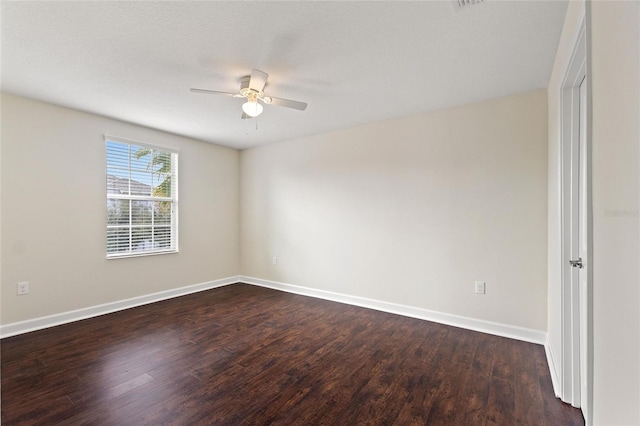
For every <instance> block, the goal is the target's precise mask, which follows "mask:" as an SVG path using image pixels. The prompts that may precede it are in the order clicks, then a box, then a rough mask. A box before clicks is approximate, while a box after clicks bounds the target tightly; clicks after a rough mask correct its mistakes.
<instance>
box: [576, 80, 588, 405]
mask: <svg viewBox="0 0 640 426" xmlns="http://www.w3.org/2000/svg"><path fill="white" fill-rule="evenodd" d="M579 149H580V155H579V162H580V165H579V167H578V171H579V176H578V188H579V189H578V198H579V206H578V211H577V213H578V218H577V220H578V258H579V259H581V260H582V268H577V269H578V294H579V298H580V301H579V310H580V407H582V410H583V412H585V413H586V411H587V410H586V408H587V389H588V387H587V366H588V360H587V354H588V348H587V342H588V338H589V336H588V334H587V330H588V327H587V324H588V316H587V313H588V311H589V307H588V304H587V302H588V292H589V284H588V277H589V273H588V267H589V265H588V261H589V250H588V247H589V246H588V242H589V241H588V235H589V233H588V229H589V216H588V213H589V193H588V181H587V164H588V161H589V157H588V151H587V79H586V78H584V79H583V80H582V83H581V84H580V148H579Z"/></svg>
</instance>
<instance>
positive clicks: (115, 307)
mask: <svg viewBox="0 0 640 426" xmlns="http://www.w3.org/2000/svg"><path fill="white" fill-rule="evenodd" d="M238 282H244V283H247V284H253V285H257V286H261V287H267V288H271V289H274V290H281V291H285V292H288V293H294V294H300V295H303V296H310V297H316V298H319V299H325V300H331V301H334V302H339V303H345V304H348V305H354V306H360V307H363V308H369V309H375V310H378V311H382V312H388V313H392V314H397V315H404V316H407V317H412V318H418V319H423V320H427V321H433V322H437V323H440V324H446V325H451V326H454V327H460V328H465V329H468V330H473V331H479V332H482V333H488V334H493V335H496V336H502V337H508V338H511V339H517V340H523V341H525V342H531V343H537V344H541V345H545V350H546V351H547V359H548V360H549V368H550V370H551V376H552V380H554V381H553V386H554V390H556V389H557V387H556V384H557V378H556V377H555V376H554V371H555V370H554V368H553V367H552V362H553V360H552V358H550V353H549V351H548V348H547V345H546V343H547V342H546V340H547V333H545V332H544V331H540V330H532V329H528V328H523V327H517V326H513V325H508V324H501V323H496V322H491V321H484V320H479V319H475V318H469V317H463V316H458V315H452V314H447V313H443V312H437V311H431V310H428V309H423V308H417V307H413V306H407V305H400V304H397V303H391V302H384V301H381V300H375V299H368V298H365V297H359V296H351V295H348V294H342V293H334V292H330V291H325V290H317V289H313V288H309V287H301V286H296V285H292V284H285V283H281V282H276V281H269V280H263V279H260V278H254V277H247V276H242V275H240V276H233V277H228V278H223V279H219V280H214V281H208V282H204V283H200V284H194V285H190V286H186V287H180V288H176V289H171V290H166V291H161V292H158V293H152V294H147V295H144V296H138V297H134V298H131V299H126V300H119V301H116V302H111V303H105V304H103V305H97V306H90V307H87V308H82V309H77V310H74V311H68V312H62V313H59V314H54V315H48V316H45V317H39V318H34V319H31V320H26V321H20V322H14V323H9V324H3V325H0V338H5V337H10V336H15V335H18V334H23V333H28V332H30V331H36V330H41V329H43V328H49V327H54V326H56V325H61V324H66V323H70V322H73V321H79V320H82V319H86V318H92V317H97V316H100V315H104V314H108V313H111V312H116V311H121V310H124V309H129V308H134V307H136V306H141V305H147V304H149V303H154V302H159V301H161V300H166V299H171V298H174V297H179V296H184V295H187V294H191V293H196V292H199V291H204V290H210V289H212V288H217V287H222V286H225V285H229V284H234V283H238ZM556 394H557V392H556Z"/></svg>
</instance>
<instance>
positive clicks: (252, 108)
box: [242, 100, 264, 117]
mask: <svg viewBox="0 0 640 426" xmlns="http://www.w3.org/2000/svg"><path fill="white" fill-rule="evenodd" d="M263 109H264V108H263V106H262V105H260V104H259V103H258V101H257V100H255V101H250V100H249V101H247V102H245V103H244V104H242V111H244V113H245V114H247V115H248V116H249V117H257V116H259V115H260V114H262V110H263Z"/></svg>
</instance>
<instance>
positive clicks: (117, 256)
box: [107, 249, 179, 260]
mask: <svg viewBox="0 0 640 426" xmlns="http://www.w3.org/2000/svg"><path fill="white" fill-rule="evenodd" d="M174 253H179V250H177V249H176V250H165V251H153V252H146V253H125V254H108V255H107V260H113V259H128V258H131V257H147V256H158V255H161V254H174Z"/></svg>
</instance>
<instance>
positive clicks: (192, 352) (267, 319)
mask: <svg viewBox="0 0 640 426" xmlns="http://www.w3.org/2000/svg"><path fill="white" fill-rule="evenodd" d="M1 349H2V360H1V361H2V388H1V392H2V424H3V425H13V424H28V425H31V424H43V425H53V424H64V425H76V424H100V425H161V424H175V425H199V424H202V425H241V424H242V425H265V424H278V425H391V424H395V425H413V424H430V425H440V424H441V425H512V424H529V425H553V426H558V425H576V424H583V419H582V415H581V413H580V411H579V410H577V409H575V408H572V407H570V406H568V405H565V404H563V403H561V402H560V401H559V400H557V399H556V398H555V397H554V395H553V390H552V388H551V381H550V377H549V370H548V367H547V362H546V358H545V354H544V348H543V347H542V346H539V345H534V344H530V343H524V342H520V341H516V340H510V339H505V338H501V337H495V336H491V335H486V334H482V333H476V332H472V331H468V330H463V329H459V328H454V327H448V326H444V325H440V324H435V323H431V322H427V321H422V320H417V319H412V318H406V317H402V316H397V315H392V314H386V313H382V312H377V311H373V310H369V309H363V308H358V307H353V306H348V305H343V304H339V303H333V302H328V301H324V300H319V299H313V298H308V297H303V296H297V295H292V294H287V293H283V292H279V291H274V290H269V289H264V288H260V287H255V286H251V285H246V284H235V285H231V286H227V287H222V288H218V289H214V290H209V291H206V292H201V293H196V294H192V295H188V296H184V297H180V298H176V299H172V300H168V301H163V302H158V303H154V304H151V305H147V306H143V307H139V308H134V309H129V310H126V311H121V312H117V313H113V314H109V315H105V316H101V317H97V318H92V319H88V320H84V321H79V322H76V323H72V324H66V325H62V326H58V327H54V328H49V329H46V330H41V331H37V332H33V333H28V334H24V335H20V336H15V337H11V338H7V339H4V340H2V342H1Z"/></svg>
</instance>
